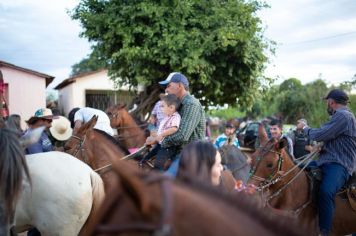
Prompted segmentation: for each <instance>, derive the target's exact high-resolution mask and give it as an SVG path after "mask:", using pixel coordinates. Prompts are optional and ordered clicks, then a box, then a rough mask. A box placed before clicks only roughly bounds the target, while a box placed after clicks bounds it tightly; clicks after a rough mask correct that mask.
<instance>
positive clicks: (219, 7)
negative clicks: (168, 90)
mask: <svg viewBox="0 0 356 236" xmlns="http://www.w3.org/2000/svg"><path fill="white" fill-rule="evenodd" d="M263 7H266V5H264V3H262V2H260V1H259V0H252V1H244V0H204V1H200V0H199V1H197V0H172V1H166V0H161V1H148V0H141V1H139V0H132V1H126V0H106V1H103V0H102V1H98V0H81V2H80V4H79V5H78V6H77V7H76V8H75V9H74V11H73V12H72V18H73V19H75V20H79V21H80V22H81V24H82V27H83V29H84V31H83V32H82V34H81V35H82V36H83V37H86V38H88V39H89V41H91V42H92V43H94V46H93V48H94V51H96V52H99V53H100V55H101V56H102V58H103V60H104V61H105V63H106V65H107V66H108V69H109V73H110V75H111V77H112V78H120V80H117V81H116V82H117V83H119V84H122V83H129V84H131V85H133V86H136V85H137V84H138V83H144V84H146V85H147V86H148V88H149V89H150V91H156V90H154V87H157V86H158V85H157V82H158V81H160V80H163V79H165V78H166V77H167V75H168V74H169V73H170V72H172V71H180V72H182V73H184V74H185V75H186V76H187V77H188V79H189V81H190V87H191V92H192V93H193V94H194V95H195V96H196V97H197V98H199V99H201V101H202V103H203V105H205V107H208V106H209V105H218V104H220V105H222V104H230V105H235V104H236V103H237V98H238V103H239V104H243V105H246V106H251V105H252V104H253V101H254V97H255V96H256V93H258V88H259V87H261V84H266V83H268V82H270V79H269V78H264V77H262V72H263V70H264V67H265V63H266V62H267V56H266V55H267V53H268V51H273V42H270V41H268V40H267V39H265V38H264V36H263V29H262V26H261V21H260V19H259V18H258V17H257V16H256V12H257V11H258V10H260V9H261V8H263ZM157 91H158V90H157ZM151 93H152V92H151ZM143 100H144V99H143Z"/></svg>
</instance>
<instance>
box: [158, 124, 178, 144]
mask: <svg viewBox="0 0 356 236" xmlns="http://www.w3.org/2000/svg"><path fill="white" fill-rule="evenodd" d="M177 130H178V127H175V126H174V127H170V128H168V129H166V130H165V131H163V132H162V133H161V134H160V135H159V137H158V140H160V141H161V140H162V139H163V138H165V137H167V136H168V135H171V134H174V133H175V132H177Z"/></svg>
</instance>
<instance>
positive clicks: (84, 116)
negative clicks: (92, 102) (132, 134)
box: [74, 107, 114, 136]
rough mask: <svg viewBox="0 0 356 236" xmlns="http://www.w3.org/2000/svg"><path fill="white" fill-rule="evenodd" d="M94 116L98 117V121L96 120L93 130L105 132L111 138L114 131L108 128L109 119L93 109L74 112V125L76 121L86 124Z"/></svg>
mask: <svg viewBox="0 0 356 236" xmlns="http://www.w3.org/2000/svg"><path fill="white" fill-rule="evenodd" d="M94 115H96V116H98V120H97V122H96V125H95V126H94V128H95V129H99V130H102V131H104V132H106V133H107V134H109V135H111V136H113V135H114V131H113V129H112V128H111V126H110V119H109V117H108V115H107V114H106V113H105V112H103V111H101V110H99V109H95V108H91V107H83V108H80V109H79V110H78V111H76V112H75V115H74V123H75V122H77V121H80V122H82V123H86V122H88V121H89V120H90V119H91V118H93V116H94Z"/></svg>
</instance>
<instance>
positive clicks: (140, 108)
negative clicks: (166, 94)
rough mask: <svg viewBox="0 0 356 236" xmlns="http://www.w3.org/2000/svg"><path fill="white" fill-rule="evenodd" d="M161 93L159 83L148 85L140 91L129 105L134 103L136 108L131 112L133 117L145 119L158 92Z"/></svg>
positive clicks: (155, 100) (156, 98) (156, 99)
mask: <svg viewBox="0 0 356 236" xmlns="http://www.w3.org/2000/svg"><path fill="white" fill-rule="evenodd" d="M160 93H162V90H161V87H160V86H159V85H149V86H147V87H146V89H145V90H144V91H142V92H140V93H139V94H138V95H137V96H136V97H135V98H134V100H133V101H132V104H131V106H130V107H132V106H133V105H134V104H136V105H137V108H136V109H135V110H134V111H132V112H131V115H133V116H134V117H135V118H138V119H139V120H141V121H143V120H147V119H148V117H149V116H148V114H149V115H150V114H151V112H152V109H153V107H154V105H155V103H156V102H157V101H158V100H159V94H160Z"/></svg>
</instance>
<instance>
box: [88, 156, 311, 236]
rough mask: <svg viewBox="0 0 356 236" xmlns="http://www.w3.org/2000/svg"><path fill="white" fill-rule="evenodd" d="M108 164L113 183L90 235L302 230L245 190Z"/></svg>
mask: <svg viewBox="0 0 356 236" xmlns="http://www.w3.org/2000/svg"><path fill="white" fill-rule="evenodd" d="M113 169H114V171H115V174H116V175H115V178H116V182H117V183H118V184H117V186H116V187H115V188H113V189H112V192H110V193H109V194H107V198H106V200H105V202H104V204H103V206H102V211H101V212H100V213H99V214H98V215H97V219H96V221H95V223H94V224H93V225H92V227H91V230H92V231H91V234H90V235H151V234H152V235H172V236H174V235H196V236H199V235H204V236H210V235H244V236H248V235H307V234H305V232H303V231H302V230H301V229H300V228H297V227H295V226H296V224H295V223H293V221H290V220H288V221H287V219H283V218H276V217H273V216H272V215H271V214H270V213H266V212H260V211H258V210H257V209H256V208H255V206H254V205H253V203H252V202H251V201H249V199H247V198H246V197H244V195H232V196H230V195H224V194H222V193H221V192H219V191H217V190H216V189H215V188H211V187H210V186H204V185H198V184H196V183H195V184H194V183H191V184H182V183H180V182H174V181H172V180H171V179H170V178H168V177H166V176H164V175H160V174H158V173H153V172H139V171H138V170H137V169H134V168H132V167H130V166H128V165H127V163H126V162H120V161H117V162H115V163H113ZM293 226H294V227H293Z"/></svg>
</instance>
